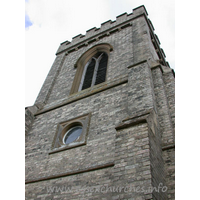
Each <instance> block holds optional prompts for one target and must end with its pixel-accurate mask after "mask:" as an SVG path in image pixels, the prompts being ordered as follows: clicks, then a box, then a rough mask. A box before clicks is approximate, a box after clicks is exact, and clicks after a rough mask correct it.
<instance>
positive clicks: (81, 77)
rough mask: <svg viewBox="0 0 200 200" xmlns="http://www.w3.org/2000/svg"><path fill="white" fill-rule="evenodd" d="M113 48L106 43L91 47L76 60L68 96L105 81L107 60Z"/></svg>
mask: <svg viewBox="0 0 200 200" xmlns="http://www.w3.org/2000/svg"><path fill="white" fill-rule="evenodd" d="M112 50H113V47H112V46H111V45H110V44H108V43H102V44H98V45H95V46H93V47H92V48H90V49H89V50H88V51H86V52H85V53H84V54H82V56H81V57H80V58H79V59H78V60H77V62H76V64H75V68H77V71H76V74H75V77H74V81H73V84H72V88H71V91H70V94H73V93H76V92H78V91H81V90H84V89H87V88H90V87H92V86H94V85H98V84H100V83H103V82H105V81H106V72H107V65H108V58H109V55H110V51H112Z"/></svg>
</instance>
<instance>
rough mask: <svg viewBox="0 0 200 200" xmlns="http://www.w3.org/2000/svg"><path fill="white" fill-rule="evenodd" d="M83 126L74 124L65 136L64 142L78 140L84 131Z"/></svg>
mask: <svg viewBox="0 0 200 200" xmlns="http://www.w3.org/2000/svg"><path fill="white" fill-rule="evenodd" d="M82 129H83V128H82V126H74V127H72V128H70V129H69V130H68V131H67V132H66V133H65V135H64V137H63V143H64V144H69V143H71V142H74V141H75V140H77V139H78V138H79V137H80V135H81V133H82Z"/></svg>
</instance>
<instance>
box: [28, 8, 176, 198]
mask: <svg viewBox="0 0 200 200" xmlns="http://www.w3.org/2000/svg"><path fill="white" fill-rule="evenodd" d="M100 44H108V45H110V46H111V47H112V49H111V51H110V52H109V58H108V65H107V74H106V81H105V82H103V83H101V84H99V85H95V86H93V87H90V88H88V89H85V90H82V91H79V92H77V91H75V92H71V91H73V90H71V89H72V86H73V83H74V81H76V79H75V74H76V71H77V66H76V63H77V61H78V60H79V58H81V56H82V55H83V54H84V53H85V52H87V51H88V50H90V49H91V48H93V47H94V46H95V45H100ZM159 45H160V43H159V39H158V37H157V36H156V35H155V34H154V28H153V25H152V23H151V21H150V20H149V19H148V17H147V12H146V9H145V7H144V6H140V7H138V8H136V9H134V10H133V12H132V13H131V14H126V13H124V14H122V15H119V16H118V17H117V18H116V21H111V20H109V21H107V22H104V23H102V24H101V27H100V28H96V27H94V28H91V29H90V30H88V31H86V35H77V36H75V37H74V38H73V39H72V42H68V41H66V42H63V43H61V45H60V47H59V48H58V50H57V53H56V55H57V57H56V59H55V61H54V63H53V65H52V67H51V70H50V71H49V74H48V76H47V78H46V80H45V82H44V84H43V86H42V88H41V91H40V93H39V95H38V97H37V99H36V101H35V104H34V105H33V106H31V107H28V108H26V199H42V200H44V199H48V200H49V199H70V200H72V199H74V200H75V199H91V200H93V199H104V200H106V199H107V200H110V199H113V200H114V199H116V200H118V199H137V200H140V199H146V200H150V199H159V200H160V199H175V196H174V165H175V162H174V149H175V145H174V143H175V141H174V127H175V125H174V124H175V121H174V118H175V112H174V108H175V102H174V89H175V88H174V80H175V79H174V72H173V70H172V69H171V68H170V67H169V65H168V63H167V62H166V60H165V55H164V51H163V50H162V49H161V48H160V47H159ZM82 116H89V117H88V120H89V122H87V123H85V122H84V120H85V119H83V117H82ZM77 119H80V120H82V121H83V126H85V124H88V125H87V134H86V135H85V136H84V139H85V140H82V139H81V138H80V141H79V140H78V142H80V144H81V145H72V147H73V148H68V146H66V148H65V147H62V148H61V150H59V147H60V146H59V145H57V146H56V145H55V144H56V143H55V140H56V138H57V137H61V136H59V135H56V134H57V133H58V132H57V131H58V127H59V126H63V127H64V125H65V124H67V123H70V122H74V121H76V120H77ZM80 122H81V121H80ZM84 123H85V124H84ZM63 124H64V125H63ZM86 136H87V137H86ZM81 137H83V136H81ZM86 140H87V142H85V141H86ZM82 141H83V143H81V142H82ZM77 144H78V143H77ZM69 146H70V145H69ZM54 147H56V148H54ZM57 148H58V149H57ZM152 188H153V190H152Z"/></svg>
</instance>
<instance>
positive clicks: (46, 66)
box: [25, 0, 175, 106]
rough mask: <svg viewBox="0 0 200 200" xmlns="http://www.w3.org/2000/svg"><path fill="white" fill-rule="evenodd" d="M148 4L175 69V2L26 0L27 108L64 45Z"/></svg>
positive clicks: (154, 0)
mask: <svg viewBox="0 0 200 200" xmlns="http://www.w3.org/2000/svg"><path fill="white" fill-rule="evenodd" d="M140 5H144V6H145V7H146V9H147V12H148V14H149V15H148V17H149V18H150V19H151V21H152V23H153V25H154V28H155V33H156V34H157V35H158V37H159V40H160V42H161V47H162V48H163V50H164V52H165V54H166V60H167V61H168V62H169V64H170V66H171V67H172V68H174V69H175V53H174V52H175V19H174V18H175V8H174V7H175V5H174V0H162V1H161V0H151V1H150V0H143V1H141V0H140V1H139V0H101V1H99V0H98V1H96V0H84V1H83V0H26V3H25V70H26V71H25V72H26V74H25V75H26V76H25V81H26V83H25V89H26V90H25V106H31V105H33V104H34V102H35V100H36V97H37V95H38V93H39V91H40V89H41V87H42V84H43V83H44V80H45V78H46V76H47V74H48V72H49V70H50V68H51V66H52V64H53V61H54V59H55V53H56V51H57V49H58V47H59V45H60V43H62V42H64V41H66V40H68V41H71V40H72V37H74V36H76V35H78V34H83V35H84V34H85V33H86V30H88V29H90V28H93V27H97V28H98V27H100V26H101V23H103V22H105V21H107V20H110V19H111V20H112V21H114V20H115V19H116V16H118V15H120V14H122V13H124V12H127V13H128V14H129V13H131V12H132V9H134V8H136V7H138V6H140Z"/></svg>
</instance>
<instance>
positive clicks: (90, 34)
mask: <svg viewBox="0 0 200 200" xmlns="http://www.w3.org/2000/svg"><path fill="white" fill-rule="evenodd" d="M141 15H145V16H146V17H147V16H148V13H147V11H146V8H145V6H144V5H142V6H139V7H137V8H135V9H133V10H132V13H130V14H127V13H123V14H121V15H119V16H117V17H116V20H115V21H111V20H108V21H106V22H103V23H102V24H101V27H100V28H96V27H93V28H91V29H89V30H87V31H86V34H85V35H82V34H79V35H77V36H75V37H73V38H72V41H71V42H69V41H68V40H67V41H65V42H62V43H61V44H60V46H59V48H58V50H57V52H56V55H57V54H59V53H62V52H64V51H68V50H69V51H70V49H71V48H73V47H75V46H76V47H75V48H77V46H79V45H81V46H82V45H87V44H88V43H87V41H88V40H90V39H95V38H97V37H98V36H100V35H102V34H104V32H105V34H107V35H108V34H109V30H112V29H114V28H116V27H118V26H119V27H120V26H123V24H124V23H128V21H131V20H133V19H134V18H137V17H139V16H141Z"/></svg>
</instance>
